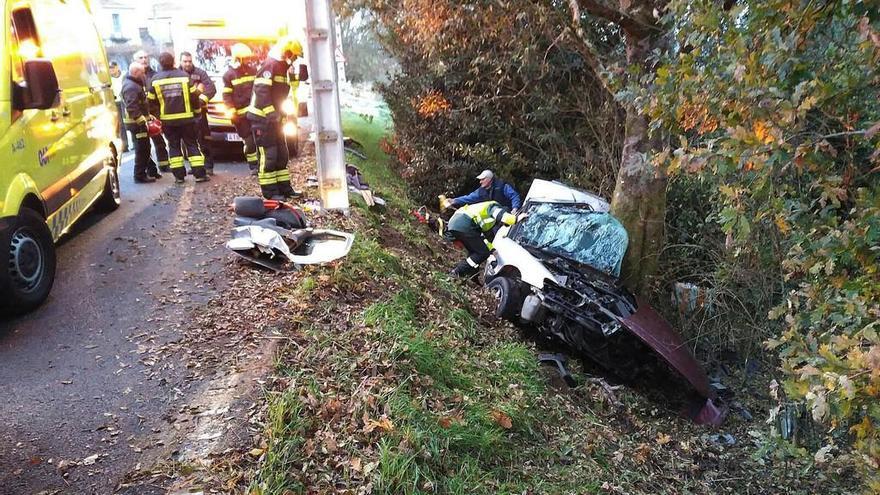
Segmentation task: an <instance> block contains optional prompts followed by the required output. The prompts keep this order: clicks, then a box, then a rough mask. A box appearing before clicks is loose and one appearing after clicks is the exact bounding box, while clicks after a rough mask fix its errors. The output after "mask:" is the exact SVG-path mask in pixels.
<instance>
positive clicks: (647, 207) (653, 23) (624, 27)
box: [569, 0, 667, 290]
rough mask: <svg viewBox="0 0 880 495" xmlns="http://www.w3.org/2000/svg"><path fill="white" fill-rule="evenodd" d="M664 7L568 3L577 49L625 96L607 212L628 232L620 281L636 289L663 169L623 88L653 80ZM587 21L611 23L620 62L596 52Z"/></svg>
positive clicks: (658, 234) (658, 206)
mask: <svg viewBox="0 0 880 495" xmlns="http://www.w3.org/2000/svg"><path fill="white" fill-rule="evenodd" d="M666 3H667V2H666V1H665V0H659V1H651V0H616V1H609V2H602V1H599V0H569V5H570V8H571V11H572V18H573V23H574V26H573V32H574V33H575V34H576V39H577V40H578V41H579V42H580V43H579V44H580V51H581V52H582V53H583V54H584V56H585V59H586V60H587V61H588V62H589V65H590V68H591V69H592V70H593V71H594V72H595V74H596V76H597V78H599V79H601V80H603V81H605V83H606V87H607V88H608V90H609V91H611V92H615V93H622V94H623V95H624V96H623V97H622V98H621V99H620V101H621V102H622V104H623V105H624V108H625V110H626V123H625V131H624V143H623V152H622V154H621V157H620V168H619V170H618V173H617V183H616V185H615V188H614V195H613V197H612V201H611V210H612V213H613V214H614V215H615V216H616V217H617V218H618V219H620V221H621V222H622V223H623V225H624V227H626V230H627V232H628V233H629V250H628V251H627V253H626V259H625V260H624V267H623V278H624V281H625V283H626V284H627V285H628V286H630V288H632V289H635V290H640V289H642V286H643V285H644V283H645V281H646V279H647V277H648V276H649V275H650V274H652V273H653V272H654V270H655V269H656V267H657V259H658V256H659V254H660V250H661V248H662V247H663V242H664V224H665V218H666V171H665V169H664V167H662V166H660V165H658V163H656V162H655V161H653V160H652V157H653V154H654V151H655V150H656V149H657V148H658V143H657V141H656V139H652V137H651V135H650V132H649V119H648V117H647V116H646V115H645V114H644V113H642V112H641V111H640V108H639V107H638V106H637V104H636V101H635V100H634V99H633V98H627V97H626V95H627V94H632V92H627V91H626V87H627V86H629V85H640V84H644V83H646V82H648V81H650V80H651V79H652V78H653V73H654V70H655V64H656V60H657V51H658V50H659V49H661V48H662V44H663V43H664V40H665V39H666V37H665V36H664V34H665V32H664V27H663V26H662V25H661V23H660V20H661V15H662V12H663V10H664V9H665V7H666ZM591 22H592V23H601V24H606V25H610V26H612V28H613V29H616V30H618V31H619V32H620V33H621V34H622V36H621V39H622V42H623V56H624V57H625V58H624V61H623V63H620V61H618V60H615V59H614V58H611V57H609V55H611V54H614V53H615V51H613V50H612V52H611V53H608V51H607V49H605V50H599V49H597V46H598V44H597V41H596V39H595V36H594V35H593V33H592V32H591V31H588V30H586V29H585V28H584V25H585V24H588V23H591ZM603 52H604V53H603ZM609 77H610V78H609ZM615 88H620V89H621V90H622V91H616V90H615Z"/></svg>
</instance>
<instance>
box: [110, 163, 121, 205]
mask: <svg viewBox="0 0 880 495" xmlns="http://www.w3.org/2000/svg"><path fill="white" fill-rule="evenodd" d="M110 192H112V193H113V200H114V201H116V202H117V203H119V200H120V198H121V197H122V196H121V194H120V193H119V175H117V174H116V170H115V169H111V170H110Z"/></svg>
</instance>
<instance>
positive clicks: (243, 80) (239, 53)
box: [223, 43, 260, 175]
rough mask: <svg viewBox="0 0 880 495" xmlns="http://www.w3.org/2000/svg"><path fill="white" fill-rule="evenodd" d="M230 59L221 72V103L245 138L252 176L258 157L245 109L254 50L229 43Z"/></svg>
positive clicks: (251, 85)
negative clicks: (225, 69)
mask: <svg viewBox="0 0 880 495" xmlns="http://www.w3.org/2000/svg"><path fill="white" fill-rule="evenodd" d="M231 52H232V62H231V63H230V64H229V70H227V71H226V73H225V74H223V103H225V104H226V108H227V109H228V111H229V112H231V115H230V117H229V119H230V120H231V121H232V125H234V126H235V132H237V133H238V136H239V137H240V138H241V140H242V141H244V156H245V159H246V160H247V163H248V167H250V169H251V175H257V174H258V173H259V168H260V165H259V156H258V154H257V145H256V144H255V143H254V133H253V129H251V121H250V120H248V118H247V115H246V114H247V109H248V107H249V106H250V104H251V97H252V96H253V94H254V79H256V76H255V74H256V70H255V69H254V66H253V63H254V52H253V51H252V50H251V48H250V47H249V46H247V45H245V44H244V43H236V44H234V45H232V49H231Z"/></svg>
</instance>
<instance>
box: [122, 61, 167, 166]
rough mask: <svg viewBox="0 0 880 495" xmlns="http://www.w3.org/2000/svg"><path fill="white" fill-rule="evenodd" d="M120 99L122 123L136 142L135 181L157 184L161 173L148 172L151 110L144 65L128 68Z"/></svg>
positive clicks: (132, 65) (134, 65)
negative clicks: (146, 89)
mask: <svg viewBox="0 0 880 495" xmlns="http://www.w3.org/2000/svg"><path fill="white" fill-rule="evenodd" d="M120 97H121V99H122V106H123V118H122V121H123V122H124V123H125V128H126V129H127V130H128V132H129V133H131V139H132V141H134V181H135V182H138V183H148V182H156V178H158V177H162V176H161V175H160V174H159V172H158V171H157V170H150V172H152V173H149V174H148V171H147V167H148V164H149V162H150V137H149V135H148V134H147V122H148V121H149V120H150V110H149V106H148V105H147V94H146V93H145V92H144V66H143V65H141V64H139V63H137V62H134V63H132V64H131V65H130V66H129V67H128V75H127V76H125V78H124V79H123V81H122V89H121V90H120ZM153 165H154V166H155V164H153Z"/></svg>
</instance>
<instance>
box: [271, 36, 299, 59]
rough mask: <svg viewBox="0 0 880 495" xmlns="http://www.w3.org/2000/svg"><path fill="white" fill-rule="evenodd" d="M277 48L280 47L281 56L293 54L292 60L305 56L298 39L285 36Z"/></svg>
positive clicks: (279, 41)
mask: <svg viewBox="0 0 880 495" xmlns="http://www.w3.org/2000/svg"><path fill="white" fill-rule="evenodd" d="M276 46H277V47H278V51H280V52H281V56H283V57H284V56H286V55H287V52H290V53H291V58H297V57H302V56H303V47H302V43H300V42H299V40H298V39H296V38H292V37H289V36H285V37H284V38H281V39H280V40H278V44H277V45H276ZM285 58H286V57H285Z"/></svg>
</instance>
